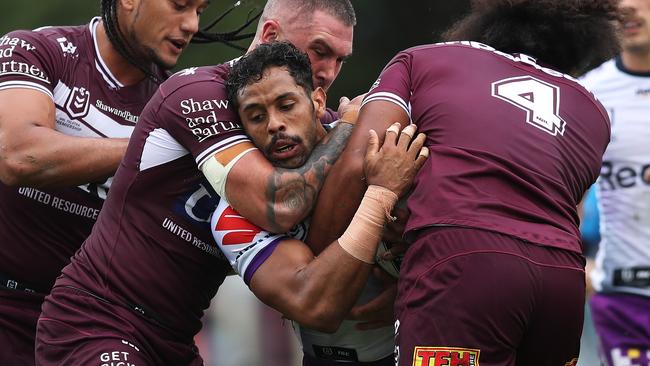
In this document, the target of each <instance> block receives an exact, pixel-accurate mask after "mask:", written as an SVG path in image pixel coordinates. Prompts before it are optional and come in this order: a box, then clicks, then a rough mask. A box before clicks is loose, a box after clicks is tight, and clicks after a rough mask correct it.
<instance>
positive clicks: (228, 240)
mask: <svg viewBox="0 0 650 366" xmlns="http://www.w3.org/2000/svg"><path fill="white" fill-rule="evenodd" d="M214 229H215V230H216V231H218V232H222V233H224V235H223V238H222V240H221V243H222V245H241V244H249V243H252V242H254V241H255V236H257V234H259V233H261V232H262V229H261V228H260V227H258V226H257V225H255V224H253V223H251V222H250V221H248V220H247V219H246V218H245V217H243V216H242V215H240V214H239V213H238V212H237V211H235V209H233V208H232V207H230V206H228V207H227V208H226V209H225V210H223V212H222V213H221V216H220V217H219V220H218V221H217V225H216V226H215V228H214Z"/></svg>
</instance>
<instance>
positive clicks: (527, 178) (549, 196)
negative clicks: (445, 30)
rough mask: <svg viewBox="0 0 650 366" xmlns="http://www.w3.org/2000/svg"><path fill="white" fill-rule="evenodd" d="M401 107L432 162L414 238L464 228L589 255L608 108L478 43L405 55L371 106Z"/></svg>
mask: <svg viewBox="0 0 650 366" xmlns="http://www.w3.org/2000/svg"><path fill="white" fill-rule="evenodd" d="M375 100H385V101H390V102H393V103H395V104H397V105H398V106H400V107H402V108H403V109H404V110H405V111H406V112H407V113H408V114H409V116H410V118H411V121H412V122H413V123H415V124H416V125H417V126H418V129H419V132H423V133H425V134H426V135H427V142H426V145H427V146H428V147H429V149H430V151H431V157H430V158H429V159H428V161H427V163H426V165H425V166H424V167H423V168H422V170H421V171H420V173H419V174H418V176H417V178H416V182H415V189H414V191H413V193H412V195H411V196H410V199H409V201H408V206H409V209H410V210H411V217H410V220H409V222H408V225H407V231H413V230H416V229H419V228H423V227H426V226H431V225H457V226H468V227H475V228H481V229H487V230H492V231H497V232H501V233H505V234H509V235H513V236H516V237H519V238H521V239H524V240H526V241H529V242H532V243H537V244H541V245H548V246H553V247H559V248H564V249H568V250H572V251H575V252H581V243H580V236H579V231H578V216H577V214H576V206H577V204H578V202H580V199H581V198H582V195H583V193H584V192H585V191H586V189H587V188H588V187H589V186H590V185H591V184H592V183H593V182H594V181H595V180H596V178H597V177H598V173H599V171H600V165H601V159H602V155H603V152H604V151H605V148H606V147H607V144H608V142H609V119H608V117H607V114H606V112H605V111H604V109H603V107H602V106H601V105H600V103H599V102H597V101H596V100H595V99H594V97H593V95H591V94H590V93H589V92H587V91H586V90H585V89H584V88H583V87H582V86H580V85H579V84H578V83H577V82H576V81H575V80H574V79H573V78H571V77H569V76H567V75H563V74H561V73H559V72H557V71H555V70H551V69H549V68H546V67H543V66H542V65H539V64H537V63H536V62H535V60H534V59H533V58H531V57H528V56H526V55H509V54H505V53H502V52H499V51H496V50H494V49H493V48H491V47H489V46H486V45H482V44H479V43H476V42H452V43H448V44H438V45H426V46H420V47H415V48H411V49H408V50H406V51H403V52H401V53H399V54H398V55H397V56H396V57H395V58H394V59H393V60H392V61H391V62H390V63H389V64H388V65H387V66H386V68H385V69H384V70H383V72H382V74H381V76H380V79H379V80H378V81H377V82H376V83H375V85H373V88H372V89H371V91H370V92H369V94H368V96H367V97H366V100H365V101H364V105H365V104H367V103H370V102H372V101H375Z"/></svg>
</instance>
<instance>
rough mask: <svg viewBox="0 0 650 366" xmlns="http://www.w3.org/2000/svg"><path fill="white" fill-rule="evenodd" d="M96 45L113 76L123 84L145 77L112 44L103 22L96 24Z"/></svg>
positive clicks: (136, 81) (132, 82)
mask: <svg viewBox="0 0 650 366" xmlns="http://www.w3.org/2000/svg"><path fill="white" fill-rule="evenodd" d="M97 46H98V47H99V54H100V55H101V56H102V59H103V60H104V62H105V63H106V66H108V69H109V70H110V71H111V73H112V74H113V76H115V77H116V78H117V80H119V82H120V83H122V84H123V85H132V84H136V83H138V82H140V81H141V80H142V79H144V78H145V75H144V73H143V72H142V71H141V70H140V69H138V68H137V67H135V66H133V65H132V64H131V63H130V62H129V61H127V60H126V59H125V58H124V57H122V55H121V54H120V53H119V52H118V51H117V49H116V48H115V47H114V46H113V43H112V42H111V41H110V39H109V38H108V35H107V34H106V29H105V28H104V22H101V23H99V25H98V26H97Z"/></svg>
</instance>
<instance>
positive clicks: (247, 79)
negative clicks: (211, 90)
mask: <svg viewBox="0 0 650 366" xmlns="http://www.w3.org/2000/svg"><path fill="white" fill-rule="evenodd" d="M274 66H277V67H286V68H287V70H289V74H290V75H291V76H292V77H293V79H294V80H295V82H296V84H298V85H300V86H301V87H302V88H303V89H304V90H305V92H306V93H307V95H311V93H312V90H314V83H313V81H312V77H311V63H310V62H309V57H308V56H307V54H306V53H304V52H302V51H300V50H299V49H297V48H296V46H294V45H293V44H291V43H289V42H270V43H263V44H261V45H259V46H257V47H256V48H255V49H254V50H253V51H251V52H250V53H248V54H247V55H246V56H244V57H242V58H241V59H240V60H239V61H237V62H236V63H235V65H234V66H233V68H232V70H231V71H230V74H229V75H228V79H227V80H226V89H227V90H228V98H229V99H230V102H231V103H233V105H234V106H235V108H239V103H238V102H237V93H238V92H239V91H240V90H241V89H242V88H245V87H246V86H248V85H251V84H253V83H256V82H258V81H260V80H262V76H264V71H266V70H267V69H268V68H270V67H274Z"/></svg>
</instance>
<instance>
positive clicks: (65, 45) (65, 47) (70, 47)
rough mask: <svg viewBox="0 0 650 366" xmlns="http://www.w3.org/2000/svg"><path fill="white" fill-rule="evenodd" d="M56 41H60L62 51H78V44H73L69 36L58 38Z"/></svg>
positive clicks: (71, 52)
mask: <svg viewBox="0 0 650 366" xmlns="http://www.w3.org/2000/svg"><path fill="white" fill-rule="evenodd" d="M56 41H57V42H59V46H61V51H63V53H64V54H69V55H74V54H75V52H77V46H75V45H74V44H72V42H70V41H68V39H67V38H65V37H61V38H57V39H56Z"/></svg>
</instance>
